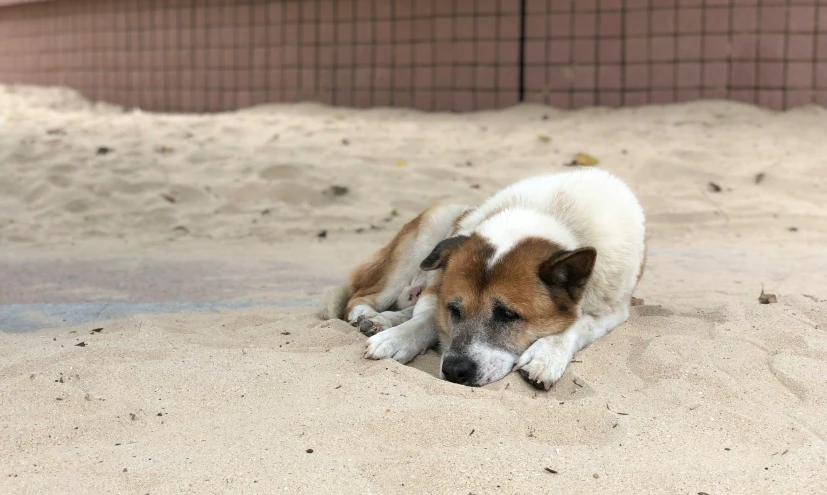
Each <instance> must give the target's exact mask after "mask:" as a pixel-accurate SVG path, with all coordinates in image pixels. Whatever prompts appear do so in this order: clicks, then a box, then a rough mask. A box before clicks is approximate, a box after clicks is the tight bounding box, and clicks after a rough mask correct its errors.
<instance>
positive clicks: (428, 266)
mask: <svg viewBox="0 0 827 495" xmlns="http://www.w3.org/2000/svg"><path fill="white" fill-rule="evenodd" d="M468 239H470V237H468V236H467V235H458V236H456V237H449V238H448V239H445V240H444V241H442V242H440V243H439V244H437V245H436V247H435V248H434V250H433V251H431V254H429V255H428V257H427V258H425V259H424V260H422V263H420V264H419V268H421V269H422V270H423V271H426V272H428V271H431V270H436V269H438V268H442V267H444V266H445V263H446V262H447V261H448V257H449V256H450V255H451V253H452V252H454V250H456V249H457V248H458V247H460V246H462V245H463V244H465V241H467V240H468Z"/></svg>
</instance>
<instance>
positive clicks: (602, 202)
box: [319, 168, 646, 390]
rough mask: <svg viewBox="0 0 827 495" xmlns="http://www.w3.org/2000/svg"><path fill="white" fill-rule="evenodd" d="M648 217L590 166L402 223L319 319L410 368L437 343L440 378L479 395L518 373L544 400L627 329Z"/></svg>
mask: <svg viewBox="0 0 827 495" xmlns="http://www.w3.org/2000/svg"><path fill="white" fill-rule="evenodd" d="M645 234H646V229H645V215H644V212H643V208H642V207H641V205H640V203H639V202H638V200H637V198H636V197H635V195H634V193H633V192H632V191H631V190H630V189H629V187H628V186H627V185H626V184H625V183H624V182H623V181H621V180H620V179H619V178H618V177H616V176H614V175H613V174H611V173H609V172H607V171H605V170H602V169H596V168H578V169H574V170H571V171H567V172H561V173H556V174H550V175H542V176H538V177H533V178H529V179H525V180H522V181H520V182H517V183H516V184H513V185H511V186H510V187H507V188H506V189H503V190H501V191H500V192H498V193H497V194H495V195H494V196H492V197H491V198H490V199H488V200H487V201H486V202H485V203H483V204H482V205H481V206H479V207H476V208H473V207H470V206H464V205H447V206H436V207H433V208H431V209H428V210H426V211H425V212H423V213H422V214H420V215H419V216H418V217H416V218H415V219H413V220H412V221H410V222H408V223H407V224H406V225H405V226H404V227H402V229H401V230H400V231H399V233H397V235H396V236H395V237H394V238H393V240H391V242H390V243H389V244H387V245H386V246H384V247H383V248H382V249H380V250H379V251H378V252H376V253H375V254H374V255H373V257H371V258H370V259H369V260H368V261H367V262H366V263H364V264H362V265H361V266H359V267H358V268H357V269H356V270H355V271H354V272H353V273H352V275H351V278H350V281H349V282H348V283H347V284H345V285H343V286H342V287H339V288H338V289H337V290H336V291H334V292H333V293H331V294H329V295H328V296H327V297H326V299H325V304H324V306H323V307H322V308H321V310H320V312H319V316H321V317H323V318H342V319H346V320H347V321H349V322H350V324H351V325H354V326H357V327H358V328H359V330H360V331H361V332H362V333H364V334H365V335H367V336H368V337H369V338H368V339H367V342H366V344H365V345H366V351H365V357H366V358H370V359H395V360H396V361H399V362H401V363H407V362H409V361H411V360H412V359H413V358H414V357H416V356H417V355H419V354H423V353H425V352H426V351H427V350H428V349H430V348H432V347H434V346H436V345H437V344H439V347H440V348H441V351H442V359H441V362H440V377H441V378H443V379H445V380H448V381H451V382H454V383H459V384H463V385H468V386H482V385H486V384H488V383H492V382H495V381H497V380H500V379H502V378H504V377H505V376H506V375H507V374H509V373H510V372H511V371H517V370H519V372H520V374H521V375H522V376H523V377H524V378H525V379H526V380H528V382H529V383H531V384H532V385H534V386H535V387H537V388H541V389H545V390H548V389H549V388H550V387H551V386H552V385H553V384H554V383H555V382H556V381H558V380H559V379H560V377H561V376H562V375H563V373H564V371H565V369H566V367H567V366H568V364H569V362H571V360H572V358H573V357H574V355H575V354H576V353H577V352H578V351H580V350H581V349H583V348H584V347H586V346H588V345H589V344H591V343H592V342H594V341H595V340H596V339H598V338H600V337H602V336H603V335H605V334H606V333H608V332H610V331H611V330H612V329H614V328H615V327H617V326H619V325H621V324H623V323H624V322H625V321H626V320H627V319H628V318H629V311H630V310H629V307H630V306H631V305H634V304H636V303H638V302H639V300H637V299H635V298H634V297H633V293H634V290H635V288H636V287H637V285H638V282H639V281H640V278H641V276H642V275H643V271H644V268H645V264H646V246H645V239H644V238H645Z"/></svg>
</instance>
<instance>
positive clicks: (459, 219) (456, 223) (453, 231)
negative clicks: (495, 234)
mask: <svg viewBox="0 0 827 495" xmlns="http://www.w3.org/2000/svg"><path fill="white" fill-rule="evenodd" d="M473 211H474V208H468V209H467V210H465V211H464V212H462V214H460V216H458V217H457V218H456V220H454V228H453V229H451V235H450V236H448V237H453V236H455V235H457V232H459V224H460V223H461V222H462V221H463V220H465V218H466V217H468V215H470V214H471V213H472V212H473Z"/></svg>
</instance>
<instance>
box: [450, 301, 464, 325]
mask: <svg viewBox="0 0 827 495" xmlns="http://www.w3.org/2000/svg"><path fill="white" fill-rule="evenodd" d="M448 311H449V312H450V313H451V319H452V320H454V322H457V321H459V320H461V319H462V308H461V307H460V305H459V303H457V302H451V303H448Z"/></svg>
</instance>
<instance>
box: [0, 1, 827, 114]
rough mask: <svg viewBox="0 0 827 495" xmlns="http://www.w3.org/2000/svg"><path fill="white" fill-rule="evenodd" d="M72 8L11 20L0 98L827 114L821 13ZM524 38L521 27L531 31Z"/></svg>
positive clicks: (456, 6) (792, 7)
mask: <svg viewBox="0 0 827 495" xmlns="http://www.w3.org/2000/svg"><path fill="white" fill-rule="evenodd" d="M520 8H521V2H520V1H519V0H450V1H449V0H242V1H230V0H210V1H208V2H199V1H194V0H167V1H161V0H158V1H155V2H146V1H142V0H97V1H94V0H61V1H59V2H56V1H46V2H38V3H29V4H22V5H12V6H4V7H0V82H5V83H26V84H47V85H54V84H64V85H70V86H73V87H76V88H78V89H80V90H81V91H83V92H84V93H85V94H86V95H87V96H89V97H90V98H93V99H103V100H107V101H112V102H116V103H120V104H123V105H128V106H133V105H136V106H141V107H143V108H146V109H151V110H164V111H220V110H228V109H234V108H238V107H241V106H248V105H255V104H261V103H266V102H289V101H305V100H313V101H319V102H323V103H328V104H335V105H347V106H356V107H368V106H406V107H415V108H419V109H423V110H440V111H465V110H478V109H491V108H502V107H507V106H510V105H513V104H515V103H517V102H519V101H520V98H521V97H522V98H523V99H525V100H526V101H531V102H544V103H548V104H552V105H555V106H560V107H564V108H574V107H581V106H590V105H607V106H621V105H639V104H646V103H668V102H674V101H686V100H692V99H697V98H731V99H736V100H740V101H747V102H752V103H758V104H761V105H764V106H768V107H771V108H788V107H791V106H796V105H801V104H806V103H812V102H816V103H821V104H824V103H827V0H761V1H757V0H526V1H525V9H526V11H525V16H524V17H522V16H521V12H520ZM523 20H524V23H523V22H522V21H523Z"/></svg>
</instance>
